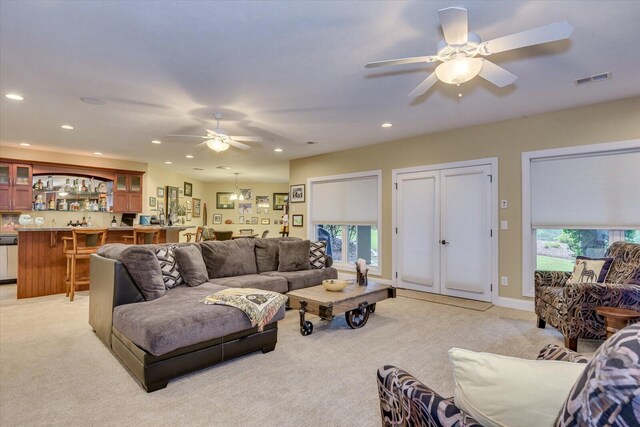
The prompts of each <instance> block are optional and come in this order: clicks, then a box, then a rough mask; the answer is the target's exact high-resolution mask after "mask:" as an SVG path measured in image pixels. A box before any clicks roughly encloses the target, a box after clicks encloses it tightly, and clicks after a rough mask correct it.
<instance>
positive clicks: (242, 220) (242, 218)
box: [238, 216, 244, 224]
mask: <svg viewBox="0 0 640 427" xmlns="http://www.w3.org/2000/svg"><path fill="white" fill-rule="evenodd" d="M238 224H244V217H243V216H240V217H239V218H238Z"/></svg>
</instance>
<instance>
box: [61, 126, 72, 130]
mask: <svg viewBox="0 0 640 427" xmlns="http://www.w3.org/2000/svg"><path fill="white" fill-rule="evenodd" d="M60 127H61V128H62V129H67V130H73V126H71V125H62V126H60Z"/></svg>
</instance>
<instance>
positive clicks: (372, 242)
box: [316, 224, 379, 267]
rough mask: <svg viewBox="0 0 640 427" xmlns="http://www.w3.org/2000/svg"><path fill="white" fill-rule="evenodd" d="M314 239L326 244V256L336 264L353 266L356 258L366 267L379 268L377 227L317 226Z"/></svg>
mask: <svg viewBox="0 0 640 427" xmlns="http://www.w3.org/2000/svg"><path fill="white" fill-rule="evenodd" d="M316 239H317V240H325V241H326V242H327V254H328V255H331V257H332V258H333V261H334V262H336V263H349V264H353V263H355V262H356V260H357V259H358V258H363V259H364V260H366V261H367V265H370V266H372V267H377V266H379V264H378V227H375V226H370V225H348V224H342V225H332V224H317V225H316ZM345 254H346V255H345Z"/></svg>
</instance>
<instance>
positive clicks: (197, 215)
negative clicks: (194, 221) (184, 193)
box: [193, 197, 201, 218]
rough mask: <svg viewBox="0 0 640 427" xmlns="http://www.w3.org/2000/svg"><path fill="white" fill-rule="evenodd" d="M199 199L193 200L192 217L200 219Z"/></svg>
mask: <svg viewBox="0 0 640 427" xmlns="http://www.w3.org/2000/svg"><path fill="white" fill-rule="evenodd" d="M200 203H201V202H200V199H196V198H195V197H194V198H193V217H194V218H200V209H201V208H200Z"/></svg>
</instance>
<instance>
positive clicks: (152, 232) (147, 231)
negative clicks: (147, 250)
mask: <svg viewBox="0 0 640 427" xmlns="http://www.w3.org/2000/svg"><path fill="white" fill-rule="evenodd" d="M160 230H162V228H161V227H149V226H136V227H133V244H134V245H137V244H140V243H139V240H140V237H142V240H143V241H142V243H141V244H143V245H144V244H146V243H147V242H149V243H152V244H154V245H157V244H159V243H160ZM147 236H149V237H147Z"/></svg>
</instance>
